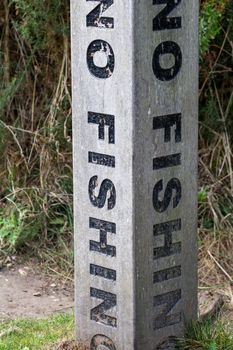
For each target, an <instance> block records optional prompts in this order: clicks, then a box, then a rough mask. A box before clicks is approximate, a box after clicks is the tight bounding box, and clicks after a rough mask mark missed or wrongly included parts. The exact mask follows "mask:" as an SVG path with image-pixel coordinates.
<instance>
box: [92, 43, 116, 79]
mask: <svg viewBox="0 0 233 350" xmlns="http://www.w3.org/2000/svg"><path fill="white" fill-rule="evenodd" d="M96 52H103V53H105V55H106V58H107V64H106V66H105V67H98V66H96V65H95V62H94V56H95V53H96ZM87 66H88V68H89V71H90V72H91V74H93V75H94V76H95V77H96V78H100V79H107V78H110V77H111V76H112V74H113V71H114V67H115V56H114V52H113V49H112V47H111V46H110V44H109V43H107V42H106V41H104V40H94V41H92V42H91V43H90V45H89V47H88V49H87Z"/></svg>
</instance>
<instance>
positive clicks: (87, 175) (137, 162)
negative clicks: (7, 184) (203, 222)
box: [71, 0, 199, 350]
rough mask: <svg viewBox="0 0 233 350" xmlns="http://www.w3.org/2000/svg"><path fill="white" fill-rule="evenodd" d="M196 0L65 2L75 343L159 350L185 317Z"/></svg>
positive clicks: (191, 276)
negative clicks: (68, 42)
mask: <svg viewBox="0 0 233 350" xmlns="http://www.w3.org/2000/svg"><path fill="white" fill-rule="evenodd" d="M198 4H199V1H198V0H149V1H147V0H127V1H123V0H122V1H120V0H71V5H72V6H71V17H72V71H73V74H72V75H73V139H74V152H73V153H74V199H75V200H74V203H75V211H74V217H75V266H76V285H75V286H76V320H77V339H78V340H79V341H80V342H82V343H84V344H86V345H87V346H88V347H89V348H90V349H91V350H136V349H137V350H160V349H171V348H173V344H174V337H177V336H182V334H183V331H184V326H185V323H186V322H188V321H190V320H191V319H194V318H196V316H197V257H196V256H197V248H196V231H197V203H196V192H197V129H198Z"/></svg>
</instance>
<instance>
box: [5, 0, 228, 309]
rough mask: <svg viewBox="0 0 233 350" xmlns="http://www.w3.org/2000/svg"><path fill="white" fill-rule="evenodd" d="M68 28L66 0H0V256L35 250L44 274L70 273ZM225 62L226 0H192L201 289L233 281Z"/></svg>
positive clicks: (226, 33) (70, 127)
mask: <svg viewBox="0 0 233 350" xmlns="http://www.w3.org/2000/svg"><path fill="white" fill-rule="evenodd" d="M69 29H70V28H69V2H68V1H67V0H42V1H41V0H40V1H39V0H2V1H1V3H0V33H1V35H0V178H1V184H0V254H1V255H3V256H7V255H8V254H9V253H12V252H15V251H18V252H20V251H24V252H27V253H28V254H32V255H35V254H36V255H37V256H39V257H40V258H41V260H43V261H45V262H47V263H48V264H47V266H48V268H52V270H53V271H54V270H57V271H59V269H62V271H65V273H67V274H68V275H69V274H71V273H72V269H73V248H72V236H73V234H72V142H71V140H72V120H71V80H70V30H69ZM232 63H233V1H232V0H202V1H201V15H200V91H199V96H200V133H199V141H200V151H199V152H200V154H199V155H200V158H199V159H200V161H199V166H200V168H199V174H200V179H199V194H198V199H199V231H200V234H199V244H200V287H201V288H202V287H203V288H205V287H209V286H211V285H212V284H216V281H217V283H218V284H219V285H221V284H222V283H224V284H227V286H228V284H229V285H230V286H232V283H233V277H232V276H233V256H232V255H233V254H232V251H233V157H232V144H233V71H232V67H233V65H232ZM210 271H211V272H212V273H211V274H210ZM210 276H211V277H210ZM211 278H212V280H211ZM229 288H230V289H229V290H230V291H231V293H232V288H231V287H229ZM224 289H225V290H228V288H224ZM229 293H230V292H228V297H229V298H232V300H233V296H232V294H231V295H230V294H229ZM232 302H233V301H232Z"/></svg>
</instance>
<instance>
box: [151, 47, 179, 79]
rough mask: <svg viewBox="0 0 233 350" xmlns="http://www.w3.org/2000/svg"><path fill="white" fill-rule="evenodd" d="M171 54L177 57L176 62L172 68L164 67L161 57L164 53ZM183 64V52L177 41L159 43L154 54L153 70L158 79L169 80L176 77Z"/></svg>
mask: <svg viewBox="0 0 233 350" xmlns="http://www.w3.org/2000/svg"><path fill="white" fill-rule="evenodd" d="M166 54H171V55H173V56H174V58H175V64H174V65H173V66H172V67H170V68H162V67H161V65H160V57H161V56H162V55H166ZM181 66H182V52H181V49H180V47H179V45H178V44H177V43H175V42H174V41H164V42H163V43H161V44H159V45H158V46H157V47H156V49H155V51H154V54H153V62H152V67H153V72H154V75H155V76H156V78H157V79H159V80H162V81H169V80H172V79H174V78H175V77H176V76H177V74H178V73H179V71H180V69H181Z"/></svg>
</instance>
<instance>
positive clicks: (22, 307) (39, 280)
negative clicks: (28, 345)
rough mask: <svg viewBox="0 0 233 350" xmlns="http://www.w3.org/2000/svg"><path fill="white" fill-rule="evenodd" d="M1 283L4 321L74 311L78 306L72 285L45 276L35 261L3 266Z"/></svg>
mask: <svg viewBox="0 0 233 350" xmlns="http://www.w3.org/2000/svg"><path fill="white" fill-rule="evenodd" d="M0 286H1V288H0V300H1V303H0V321H2V320H5V319H17V318H23V317H29V318H30V317H31V318H43V317H46V316H48V315H50V314H53V313H56V312H60V313H61V312H69V311H72V309H73V306H74V299H73V291H72V289H71V288H70V286H67V285H66V283H65V282H61V281H59V282H58V281H55V280H53V279H51V278H49V277H48V276H45V274H44V273H43V272H41V271H40V269H39V268H38V266H33V265H32V264H29V265H24V264H20V265H18V264H15V265H13V266H10V267H3V268H1V267H0Z"/></svg>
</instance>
